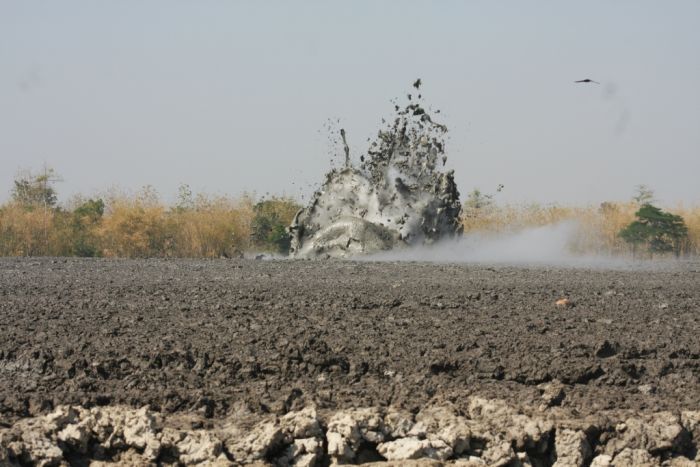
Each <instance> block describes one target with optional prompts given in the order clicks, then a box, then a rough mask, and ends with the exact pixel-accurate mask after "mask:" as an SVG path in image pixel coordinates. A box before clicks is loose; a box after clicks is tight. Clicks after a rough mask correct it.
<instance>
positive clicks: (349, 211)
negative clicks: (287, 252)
mask: <svg viewBox="0 0 700 467" xmlns="http://www.w3.org/2000/svg"><path fill="white" fill-rule="evenodd" d="M420 84H421V82H420V80H417V81H416V82H415V83H414V87H415V88H416V90H417V91H419V88H420ZM421 104H422V96H421V95H420V94H418V95H417V96H413V95H411V94H409V95H408V103H407V105H405V106H404V107H403V108H401V107H400V106H398V105H395V111H396V115H395V118H394V119H393V121H391V122H389V123H388V125H387V127H386V128H384V129H382V130H380V131H379V133H378V135H377V137H376V139H375V141H373V142H372V143H371V144H370V147H369V149H368V151H367V155H366V156H364V155H363V156H361V157H360V161H361V163H360V164H359V167H356V166H353V164H352V161H351V159H350V154H349V148H348V145H347V143H346V142H345V131H344V130H341V136H342V139H343V143H344V150H345V166H344V167H343V168H342V169H333V170H331V171H330V172H329V173H328V174H327V175H326V180H325V182H324V183H323V186H322V187H321V188H320V189H319V190H318V191H317V192H316V193H314V196H313V198H312V200H311V203H310V204H309V206H308V207H306V208H304V209H301V210H300V211H299V212H298V213H297V215H296V216H295V217H294V220H293V221H292V224H291V226H290V227H289V231H290V234H291V236H292V243H291V254H292V256H295V257H300V258H314V257H348V256H353V255H356V254H366V253H374V252H377V251H381V250H389V249H392V248H396V247H401V246H409V245H425V244H432V243H435V242H436V241H437V240H440V239H442V238H449V237H454V236H455V235H459V234H460V233H461V231H462V226H461V222H460V213H461V210H462V208H461V204H460V202H459V191H457V185H456V184H455V181H454V172H453V171H452V170H449V171H444V172H443V171H441V170H439V168H438V166H439V164H442V166H444V165H445V163H446V161H447V156H446V155H445V135H446V133H447V128H446V127H445V126H444V125H441V124H439V123H437V122H435V121H433V119H432V117H431V116H430V114H429V113H428V112H427V111H426V109H425V108H424V107H423V106H422V105H421Z"/></svg>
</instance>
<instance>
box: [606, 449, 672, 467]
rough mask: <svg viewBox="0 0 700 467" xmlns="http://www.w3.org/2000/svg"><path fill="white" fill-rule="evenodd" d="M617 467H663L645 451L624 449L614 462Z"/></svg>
mask: <svg viewBox="0 0 700 467" xmlns="http://www.w3.org/2000/svg"><path fill="white" fill-rule="evenodd" d="M612 465H614V466H615V467H656V466H659V465H661V464H660V463H659V462H658V461H657V460H656V459H654V458H653V457H652V456H651V454H649V453H648V452H647V451H645V450H644V449H630V448H625V449H623V450H622V451H621V452H620V453H619V454H618V455H616V456H615V457H614V458H613V460H612Z"/></svg>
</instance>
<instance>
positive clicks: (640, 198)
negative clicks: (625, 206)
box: [632, 184, 654, 206]
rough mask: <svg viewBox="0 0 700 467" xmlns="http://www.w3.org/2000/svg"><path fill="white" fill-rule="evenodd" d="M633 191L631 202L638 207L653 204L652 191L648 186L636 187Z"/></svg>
mask: <svg viewBox="0 0 700 467" xmlns="http://www.w3.org/2000/svg"><path fill="white" fill-rule="evenodd" d="M634 189H635V194H634V196H632V200H633V201H634V202H635V203H637V205H638V206H644V205H645V204H651V203H653V202H654V190H652V189H651V187H649V186H648V185H644V184H641V185H637V186H636V187H634Z"/></svg>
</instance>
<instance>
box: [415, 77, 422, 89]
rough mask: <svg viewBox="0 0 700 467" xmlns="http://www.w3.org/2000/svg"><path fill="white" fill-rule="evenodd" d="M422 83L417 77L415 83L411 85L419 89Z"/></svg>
mask: <svg viewBox="0 0 700 467" xmlns="http://www.w3.org/2000/svg"><path fill="white" fill-rule="evenodd" d="M421 84H423V82H422V81H421V80H420V78H418V79H417V80H416V81H415V83H413V87H414V88H416V89H420V85H421Z"/></svg>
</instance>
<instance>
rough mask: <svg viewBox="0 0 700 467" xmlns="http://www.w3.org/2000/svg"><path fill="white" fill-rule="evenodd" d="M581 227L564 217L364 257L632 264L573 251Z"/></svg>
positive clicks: (533, 263) (604, 264) (616, 265)
mask: <svg viewBox="0 0 700 467" xmlns="http://www.w3.org/2000/svg"><path fill="white" fill-rule="evenodd" d="M578 228H579V224H578V223H577V222H576V221H564V222H560V223H557V224H551V225H546V226H542V227H534V228H525V229H521V230H517V231H512V232H509V233H498V234H494V233H484V234H478V233H472V234H465V235H463V236H462V237H461V238H457V239H454V240H445V241H441V242H439V243H436V244H434V245H430V246H415V247H411V248H401V249H396V250H392V251H388V252H382V253H378V254H375V255H371V256H368V257H366V258H364V259H367V260H370V261H427V262H438V263H487V264H511V265H527V264H531V265H552V266H567V267H606V268H609V267H623V268H626V267H627V266H629V265H630V264H631V263H630V261H627V260H624V259H616V258H610V257H603V256H593V255H585V256H582V255H577V254H575V253H573V252H572V245H573V244H574V241H575V238H576V234H577V232H578Z"/></svg>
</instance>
